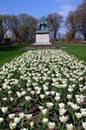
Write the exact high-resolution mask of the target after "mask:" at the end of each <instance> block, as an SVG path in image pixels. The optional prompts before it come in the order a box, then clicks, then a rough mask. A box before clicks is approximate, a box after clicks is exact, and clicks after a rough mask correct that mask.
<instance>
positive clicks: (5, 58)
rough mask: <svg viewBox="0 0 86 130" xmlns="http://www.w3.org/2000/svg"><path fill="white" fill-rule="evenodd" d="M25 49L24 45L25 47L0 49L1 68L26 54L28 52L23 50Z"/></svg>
mask: <svg viewBox="0 0 86 130" xmlns="http://www.w3.org/2000/svg"><path fill="white" fill-rule="evenodd" d="M24 47H25V45H24V44H23V45H17V46H11V47H5V48H0V67H1V66H2V65H4V64H5V63H9V62H10V61H11V60H12V59H14V58H15V57H18V56H20V55H21V54H23V53H24V52H26V50H25V49H23V48H24Z"/></svg>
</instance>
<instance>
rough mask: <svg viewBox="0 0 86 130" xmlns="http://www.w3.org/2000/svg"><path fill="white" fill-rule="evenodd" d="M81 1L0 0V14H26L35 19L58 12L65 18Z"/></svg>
mask: <svg viewBox="0 0 86 130" xmlns="http://www.w3.org/2000/svg"><path fill="white" fill-rule="evenodd" d="M82 1H83V0H0V14H14V15H17V14H20V13H27V14H29V15H32V16H34V17H36V18H40V17H42V16H43V15H44V16H47V14H49V13H55V12H59V13H61V14H62V15H64V16H66V15H67V13H68V11H69V10H74V9H75V8H76V7H77V6H78V5H79V4H81V3H82Z"/></svg>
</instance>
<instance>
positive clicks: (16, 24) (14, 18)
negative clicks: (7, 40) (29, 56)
mask: <svg viewBox="0 0 86 130" xmlns="http://www.w3.org/2000/svg"><path fill="white" fill-rule="evenodd" d="M10 22H11V26H10V30H11V31H12V33H13V34H14V35H15V37H16V40H17V41H18V40H19V20H18V18H17V16H14V15H12V16H11V20H10Z"/></svg>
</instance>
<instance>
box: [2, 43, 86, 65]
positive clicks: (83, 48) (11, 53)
mask: <svg viewBox="0 0 86 130" xmlns="http://www.w3.org/2000/svg"><path fill="white" fill-rule="evenodd" d="M28 46H29V45H28V44H20V45H17V46H12V47H6V48H1V49H0V67H1V66H2V65H4V64H5V63H9V62H10V61H11V60H12V59H14V58H15V57H18V56H20V55H21V54H23V53H24V52H26V51H27V50H25V49H23V48H25V47H28ZM57 46H61V47H62V48H61V49H62V50H64V51H66V52H67V53H69V54H72V55H75V56H76V57H77V58H78V59H80V60H84V61H85V62H86V45H79V44H72V43H71V44H69V43H57Z"/></svg>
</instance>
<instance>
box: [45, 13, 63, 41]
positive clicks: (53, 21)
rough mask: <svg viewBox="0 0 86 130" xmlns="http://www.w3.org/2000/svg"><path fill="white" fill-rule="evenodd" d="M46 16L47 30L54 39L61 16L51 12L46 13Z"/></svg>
mask: <svg viewBox="0 0 86 130" xmlns="http://www.w3.org/2000/svg"><path fill="white" fill-rule="evenodd" d="M47 18H48V25H49V26H48V27H49V30H50V31H51V32H52V33H53V37H54V39H55V40H56V39H57V38H56V36H57V32H58V30H59V28H60V26H61V22H62V18H63V17H62V16H61V15H60V14H59V13H52V14H48V16H47Z"/></svg>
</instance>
